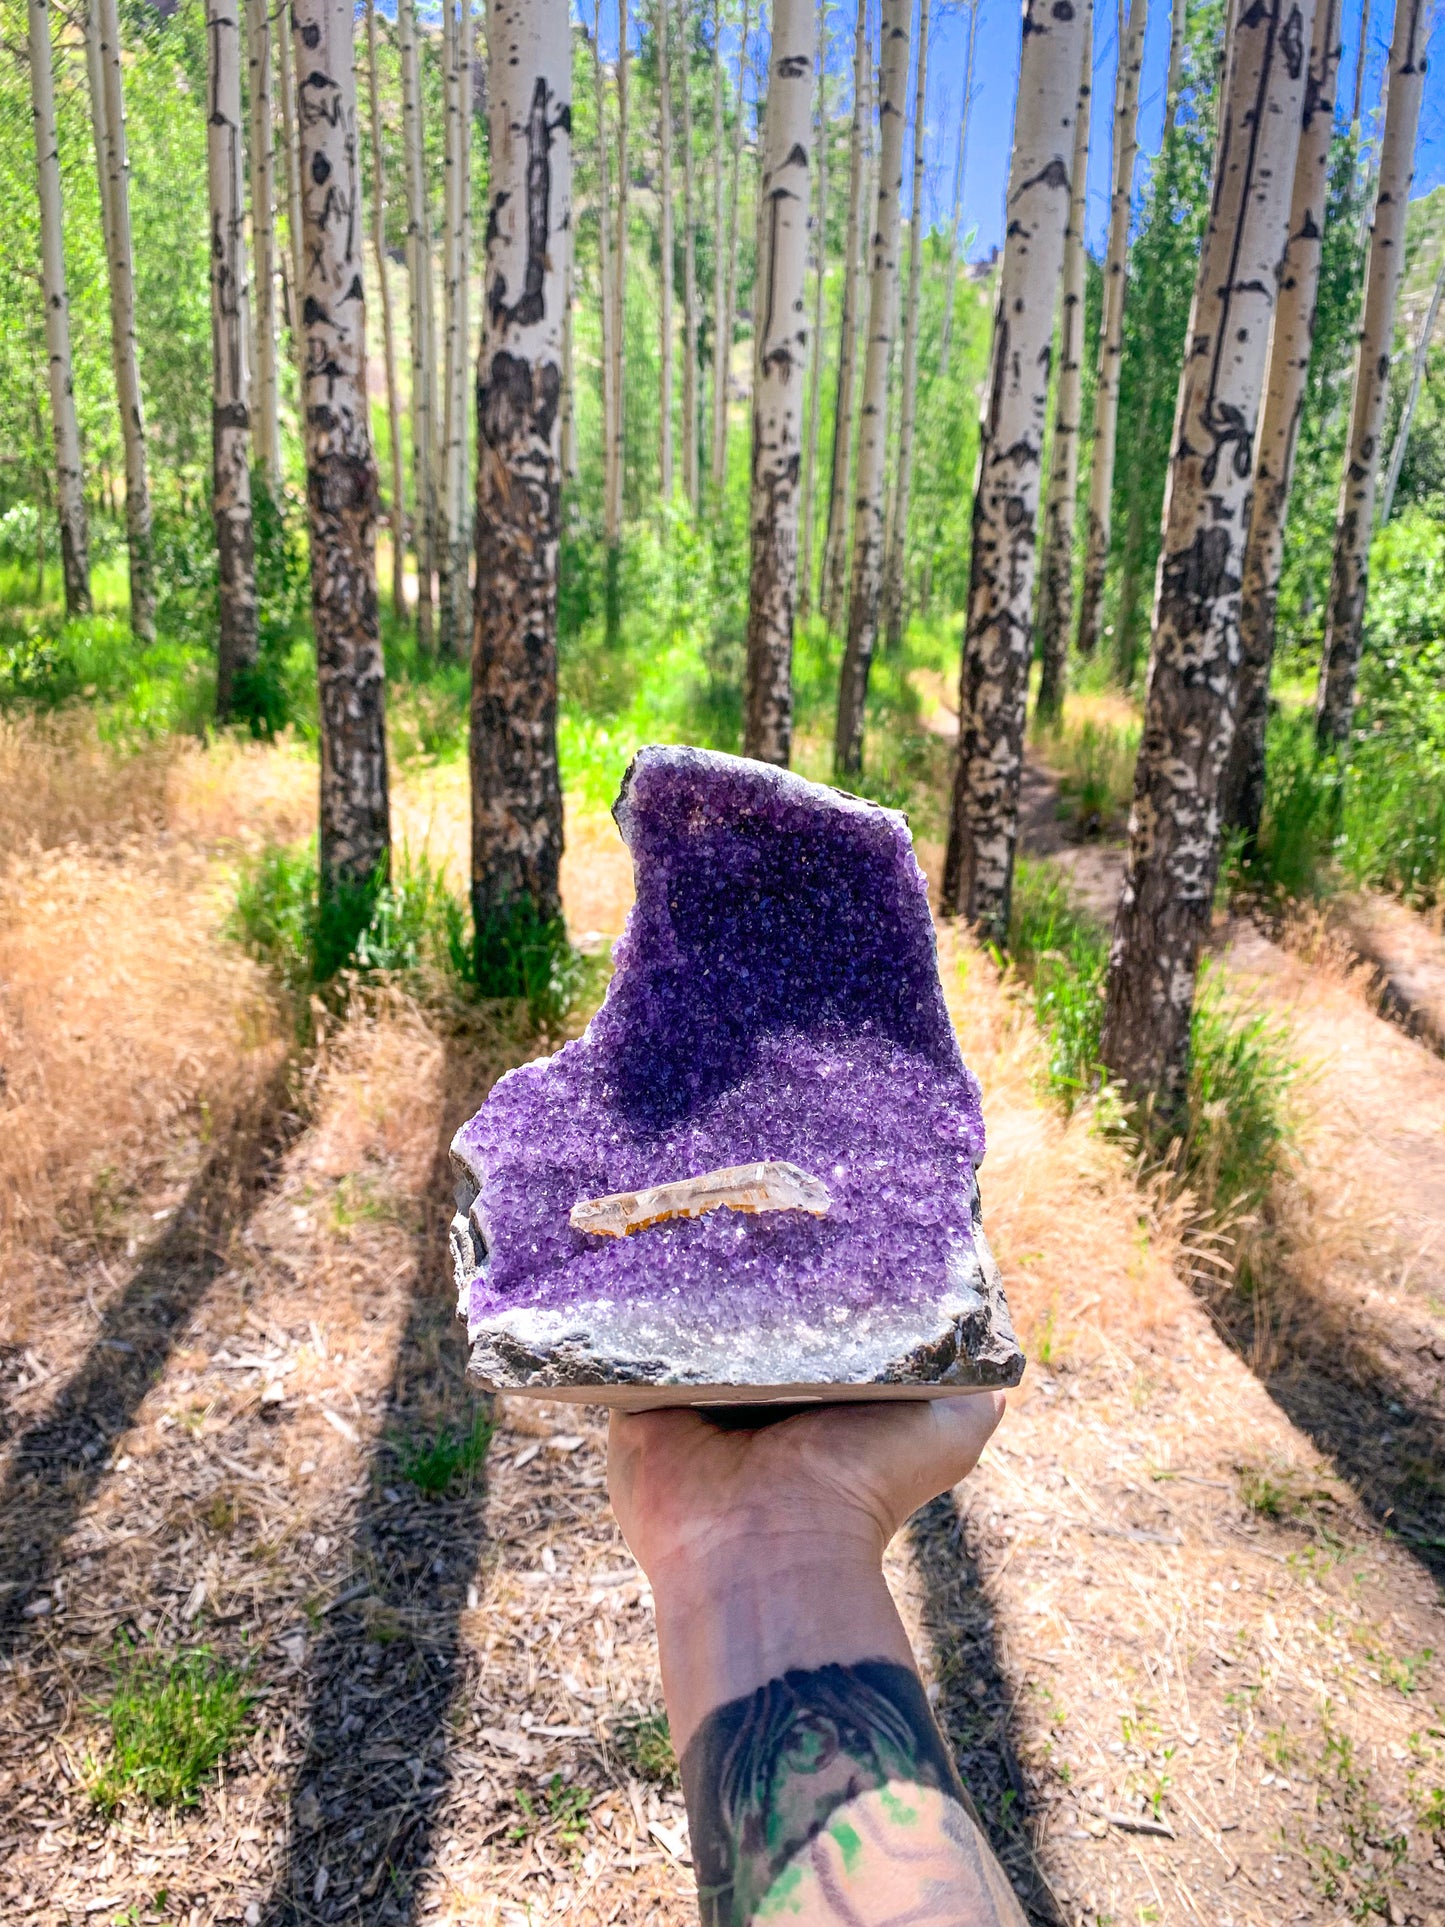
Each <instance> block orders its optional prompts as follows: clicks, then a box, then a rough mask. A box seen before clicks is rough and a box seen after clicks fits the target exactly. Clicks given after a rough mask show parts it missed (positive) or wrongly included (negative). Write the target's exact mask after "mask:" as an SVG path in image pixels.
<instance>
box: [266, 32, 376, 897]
mask: <svg viewBox="0 0 1445 1927" xmlns="http://www.w3.org/2000/svg"><path fill="white" fill-rule="evenodd" d="M291 18H292V25H293V52H294V55H295V59H296V67H297V72H298V73H299V75H300V76H301V77H302V78H301V84H300V86H299V87H298V88H297V90H296V92H297V106H298V128H297V132H298V135H299V141H298V159H299V162H300V166H299V170H298V171H299V174H300V178H301V182H302V184H303V194H302V208H301V220H302V240H303V247H302V265H303V274H302V280H301V287H300V297H301V300H300V306H301V315H302V324H301V325H302V328H303V330H304V335H305V362H304V366H305V371H306V374H305V386H304V390H303V393H302V397H301V420H302V429H303V434H304V436H305V443H306V503H307V511H308V519H309V522H310V531H311V624H312V629H313V631H314V633H315V636H316V685H317V697H318V706H319V709H320V719H321V731H320V734H321V809H320V831H321V835H320V844H321V865H320V867H321V891H322V897H323V901H324V900H325V899H327V898H331V897H336V896H338V895H340V894H341V893H343V892H348V891H354V890H357V889H364V888H366V887H368V886H369V885H370V884H371V883H372V881H373V879H374V878H376V877H377V876H378V874H380V875H381V876H385V874H386V871H387V867H388V864H389V862H390V850H391V839H390V825H389V813H388V797H387V769H386V727H385V722H386V718H385V674H384V670H383V666H382V657H381V637H380V632H379V628H378V621H377V601H376V551H375V535H376V467H375V464H374V463H373V461H372V455H371V429H370V403H369V400H368V396H367V381H366V372H367V368H366V296H365V293H364V283H363V279H362V268H363V259H362V249H363V235H364V223H363V221H362V220H361V171H360V168H359V166H358V163H357V125H356V67H355V47H354V45H353V20H352V4H351V0H292V13H291Z"/></svg>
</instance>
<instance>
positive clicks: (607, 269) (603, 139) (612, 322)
mask: <svg viewBox="0 0 1445 1927" xmlns="http://www.w3.org/2000/svg"><path fill="white" fill-rule="evenodd" d="M592 88H593V98H594V101H595V103H596V115H597V182H598V211H597V220H598V230H599V232H598V251H599V256H600V260H601V264H602V304H601V305H602V531H603V541H604V543H605V545H606V548H607V552H608V554H609V556H610V555H613V554H615V552H616V549H617V544H618V542H619V541H620V540H621V535H622V521H621V512H622V488H621V482H620V478H618V477H615V476H614V474H613V468H614V466H615V464H616V462H617V454H618V448H619V441H618V436H617V429H616V425H615V421H614V416H615V413H616V407H617V398H616V396H615V394H614V393H613V387H612V377H613V368H612V337H613V335H614V334H615V333H616V331H617V322H616V317H615V316H614V315H613V312H612V304H613V298H614V296H615V295H616V292H617V284H616V281H615V279H614V277H613V273H612V160H611V147H610V144H609V140H608V133H607V88H606V84H605V82H604V80H603V74H602V0H597V4H596V6H595V7H594V9H593V14H592ZM609 614H610V608H609Z"/></svg>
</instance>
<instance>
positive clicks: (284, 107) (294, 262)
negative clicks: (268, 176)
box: [276, 9, 306, 397]
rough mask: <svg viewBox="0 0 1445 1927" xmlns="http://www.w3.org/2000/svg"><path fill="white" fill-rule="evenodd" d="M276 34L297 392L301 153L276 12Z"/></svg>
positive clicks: (287, 288) (287, 55) (284, 35)
mask: <svg viewBox="0 0 1445 1927" xmlns="http://www.w3.org/2000/svg"><path fill="white" fill-rule="evenodd" d="M280 18H281V22H282V25H281V28H280V31H279V32H278V33H277V35H276V105H277V108H278V110H279V114H280V121H281V170H282V173H283V174H284V176H285V188H286V247H285V251H284V252H283V253H282V254H281V256H280V261H281V277H282V281H283V284H284V292H285V296H286V309H287V316H288V320H289V324H290V333H291V358H292V360H293V361H294V362H295V364H296V380H297V394H298V397H299V395H300V390H301V388H302V387H304V385H305V382H306V364H305V360H304V358H303V357H304V347H303V339H304V337H303V331H302V327H301V296H300V288H301V153H300V148H299V146H298V142H299V139H300V130H299V128H298V126H297V121H296V67H295V61H294V59H293V55H292V47H291V35H290V34H289V33H288V32H287V31H286V26H285V22H286V20H287V18H288V16H287V14H286V13H285V12H284V9H283V12H282V14H281V16H280Z"/></svg>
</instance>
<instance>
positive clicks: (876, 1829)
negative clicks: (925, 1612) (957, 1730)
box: [682, 1659, 1023, 1927]
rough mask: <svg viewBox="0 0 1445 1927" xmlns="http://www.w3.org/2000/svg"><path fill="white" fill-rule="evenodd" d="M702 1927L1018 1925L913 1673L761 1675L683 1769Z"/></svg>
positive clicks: (866, 1666)
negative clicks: (766, 1924) (771, 1926)
mask: <svg viewBox="0 0 1445 1927" xmlns="http://www.w3.org/2000/svg"><path fill="white" fill-rule="evenodd" d="M682 1780H683V1789H684V1792H685V1793H686V1795H687V1809H688V1814H689V1816H690V1821H691V1832H692V1853H693V1865H694V1867H695V1869H696V1872H697V1890H698V1903H699V1906H700V1907H701V1910H702V1918H703V1927H750V1923H752V1922H754V1921H759V1922H761V1921H790V1922H794V1923H797V1927H815V1923H816V1927H824V1923H833V1922H837V1923H840V1927H875V1923H876V1927H882V1923H884V1922H889V1923H897V1924H898V1927H902V1923H905V1922H906V1923H908V1927H960V1924H961V1923H967V1927H975V1923H976V1924H977V1927H992V1924H993V1923H995V1922H1007V1923H1010V1927H1021V1923H1022V1920H1023V1915H1022V1912H1021V1911H1020V1909H1019V1905H1018V1902H1017V1901H1016V1900H1015V1899H1014V1896H1013V1893H1012V1891H1011V1889H1010V1888H1009V1885H1008V1882H1007V1881H1006V1880H1005V1878H1004V1875H1003V1872H1002V1870H1001V1869H1000V1867H999V1865H998V1863H997V1861H996V1860H995V1859H994V1857H993V1855H992V1854H991V1853H990V1852H989V1849H988V1847H987V1845H986V1844H985V1842H984V1839H983V1835H982V1832H981V1831H980V1828H979V1826H978V1823H977V1814H976V1812H975V1810H974V1808H973V1803H972V1801H971V1800H970V1799H969V1797H968V1794H967V1793H966V1792H965V1791H964V1787H963V1784H962V1782H961V1781H960V1779H959V1777H958V1772H957V1769H956V1768H955V1766H954V1764H953V1761H952V1759H951V1758H950V1757H949V1754H948V1750H947V1748H946V1747H945V1746H944V1743H943V1738H942V1735H941V1734H940V1733H939V1731H938V1728H937V1726H936V1725H935V1724H934V1720H933V1716H932V1714H931V1713H930V1711H929V1708H928V1701H927V1699H926V1698H925V1697H924V1693H923V1688H922V1685H921V1684H920V1682H919V1680H918V1676H917V1674H915V1673H913V1672H911V1671H910V1670H909V1669H908V1668H907V1667H904V1666H898V1665H895V1664H894V1663H893V1662H892V1661H889V1660H881V1659H879V1660H863V1661H861V1662H860V1663H859V1664H857V1665H855V1666H824V1667H821V1668H819V1670H818V1671H816V1672H789V1673H785V1674H784V1675H783V1677H782V1678H781V1679H775V1680H770V1681H769V1683H768V1684H767V1685H766V1686H764V1687H761V1688H760V1689H759V1690H758V1691H757V1692H756V1693H753V1694H750V1695H749V1696H748V1697H747V1698H746V1699H739V1700H733V1701H732V1702H731V1703H730V1704H728V1705H727V1706H722V1707H719V1708H718V1709H717V1711H716V1712H714V1713H712V1714H710V1715H709V1716H708V1718H707V1719H706V1720H705V1721H704V1722H703V1724H702V1726H701V1727H699V1729H698V1731H697V1732H696V1734H695V1735H694V1736H693V1738H692V1740H691V1742H690V1743H689V1745H688V1748H687V1751H686V1752H685V1753H684V1755H683V1759H682Z"/></svg>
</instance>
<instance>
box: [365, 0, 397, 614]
mask: <svg viewBox="0 0 1445 1927" xmlns="http://www.w3.org/2000/svg"><path fill="white" fill-rule="evenodd" d="M366 63H367V79H368V81H369V82H370V86H369V88H368V90H367V91H368V96H369V99H368V105H369V106H370V109H371V249H372V253H373V254H374V255H375V256H376V279H377V284H378V286H379V287H380V289H381V333H382V345H383V348H384V350H385V356H386V423H387V436H388V440H389V441H390V444H391V515H390V520H391V609H392V614H393V615H394V616H395V617H396V619H397V621H398V622H405V620H406V491H405V487H404V484H403V480H402V452H401V395H400V390H399V387H398V384H397V379H396V330H395V327H394V325H393V323H392V317H391V281H390V279H389V277H388V275H387V268H386V162H385V156H384V155H383V153H382V147H381V85H380V79H379V68H378V62H377V58H376V0H366Z"/></svg>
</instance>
